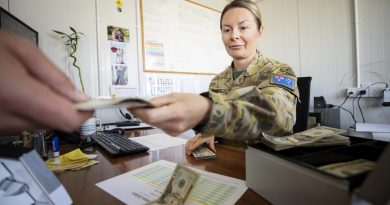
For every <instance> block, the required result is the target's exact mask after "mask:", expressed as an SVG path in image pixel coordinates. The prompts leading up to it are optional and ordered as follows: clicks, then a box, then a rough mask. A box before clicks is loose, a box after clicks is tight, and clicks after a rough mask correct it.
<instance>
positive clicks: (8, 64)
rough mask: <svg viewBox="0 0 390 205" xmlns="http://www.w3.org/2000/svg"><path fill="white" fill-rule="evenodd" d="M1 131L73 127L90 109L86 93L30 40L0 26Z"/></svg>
mask: <svg viewBox="0 0 390 205" xmlns="http://www.w3.org/2000/svg"><path fill="white" fill-rule="evenodd" d="M0 56H1V61H0V116H1V118H0V135H10V134H18V132H21V131H23V130H34V129H40V128H49V129H59V130H62V131H72V130H74V129H75V128H77V127H79V126H80V125H81V124H82V123H83V122H84V121H85V120H86V119H87V118H89V117H90V116H91V115H92V113H91V112H79V111H77V110H76V109H75V108H74V106H73V104H74V103H75V102H80V101H84V100H86V99H87V97H86V96H85V95H84V94H83V93H81V92H79V91H77V90H76V88H75V87H74V86H73V85H72V83H71V82H70V80H69V79H68V78H67V77H66V76H65V75H64V74H63V73H62V72H61V71H59V70H58V69H57V68H56V67H55V65H54V64H53V63H51V62H50V61H49V60H48V59H47V58H46V57H45V56H44V55H43V54H42V53H41V52H40V51H39V49H38V48H37V47H36V46H35V45H34V44H33V43H31V42H30V41H28V40H26V39H23V38H20V37H17V36H15V35H13V34H11V33H8V32H5V31H2V30H0Z"/></svg>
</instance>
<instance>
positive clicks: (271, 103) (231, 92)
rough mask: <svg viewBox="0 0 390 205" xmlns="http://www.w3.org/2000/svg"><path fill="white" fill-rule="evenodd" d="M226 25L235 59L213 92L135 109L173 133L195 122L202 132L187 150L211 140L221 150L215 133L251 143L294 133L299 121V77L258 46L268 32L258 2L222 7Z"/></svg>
mask: <svg viewBox="0 0 390 205" xmlns="http://www.w3.org/2000/svg"><path fill="white" fill-rule="evenodd" d="M220 28H221V33H222V40H223V43H224V45H225V48H226V51H227V52H228V54H229V55H230V56H231V57H232V58H233V62H232V63H231V65H230V66H228V67H227V68H226V70H225V71H223V72H222V73H220V74H219V75H217V76H216V77H215V78H214V79H213V80H212V81H211V83H210V86H209V92H208V93H207V94H205V93H204V94H202V95H195V94H178V93H175V94H171V95H167V96H163V97H159V98H155V99H152V100H151V103H153V104H154V105H156V106H157V108H154V109H136V110H131V111H132V112H133V113H134V114H135V115H136V116H138V117H139V118H141V119H142V120H143V121H145V122H147V123H149V124H151V125H154V126H156V127H159V128H161V129H163V130H164V131H165V132H167V133H168V134H171V135H178V134H180V133H181V132H183V131H185V130H186V129H189V128H194V127H195V128H194V129H195V130H196V131H197V132H199V134H198V135H197V136H195V137H194V138H192V139H191V140H189V142H188V143H187V145H186V153H187V154H190V153H191V152H192V150H193V149H195V148H196V147H198V146H199V145H200V144H203V143H205V142H206V143H208V144H209V147H210V148H211V149H212V150H214V151H215V149H214V146H213V142H214V135H215V136H218V137H221V138H224V139H229V140H234V141H240V142H245V143H248V142H249V143H250V142H256V141H258V139H260V138H261V136H262V135H261V133H262V132H265V133H267V134H270V135H274V136H283V135H287V134H291V133H292V130H293V125H294V124H295V114H296V110H295V107H296V103H297V99H298V97H299V96H298V89H297V78H296V76H295V74H294V71H293V70H292V69H291V67H289V66H288V65H286V64H283V63H280V62H278V61H275V60H272V59H269V58H267V57H265V56H263V55H262V54H261V53H260V52H259V51H257V43H258V42H259V40H260V38H261V36H262V33H263V25H262V19H261V14H260V11H259V9H258V7H257V6H256V5H255V4H254V3H253V2H251V1H250V0H235V1H232V2H231V3H230V4H228V5H227V6H226V7H225V8H224V10H223V11H222V14H221V19H220Z"/></svg>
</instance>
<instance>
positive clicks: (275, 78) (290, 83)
mask: <svg viewBox="0 0 390 205" xmlns="http://www.w3.org/2000/svg"><path fill="white" fill-rule="evenodd" d="M271 84H272V85H281V86H283V87H286V88H288V89H290V90H292V91H294V86H295V79H293V78H291V77H288V76H285V75H280V74H272V75H271Z"/></svg>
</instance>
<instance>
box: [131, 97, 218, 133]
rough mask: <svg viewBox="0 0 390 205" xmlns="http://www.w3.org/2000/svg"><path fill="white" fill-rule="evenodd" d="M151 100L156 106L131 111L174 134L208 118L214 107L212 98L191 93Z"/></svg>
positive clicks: (147, 121)
mask: <svg viewBox="0 0 390 205" xmlns="http://www.w3.org/2000/svg"><path fill="white" fill-rule="evenodd" d="M150 102H151V103H152V104H153V105H154V106H156V108H137V109H130V110H129V111H130V112H131V113H132V114H134V115H135V116H136V117H138V118H139V119H141V120H142V121H144V122H146V123H148V124H150V125H153V126H155V127H158V128H160V129H162V130H164V132H166V133H168V134H169V135H172V136H177V135H179V134H181V133H182V132H184V131H186V130H188V129H191V128H193V127H195V126H196V125H198V123H200V122H202V121H203V120H207V119H208V117H209V115H210V110H211V107H212V102H211V100H210V99H208V98H205V97H203V96H201V95H197V94H189V93H173V94H169V95H165V96H162V97H157V98H154V99H152V100H150Z"/></svg>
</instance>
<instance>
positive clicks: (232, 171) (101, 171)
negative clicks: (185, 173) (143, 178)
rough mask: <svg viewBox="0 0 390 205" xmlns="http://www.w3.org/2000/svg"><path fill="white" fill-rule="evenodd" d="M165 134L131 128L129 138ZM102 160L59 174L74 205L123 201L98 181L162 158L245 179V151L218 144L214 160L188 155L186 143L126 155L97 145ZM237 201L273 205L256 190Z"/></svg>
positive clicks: (248, 204) (128, 132) (127, 133)
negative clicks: (89, 165) (108, 191)
mask: <svg viewBox="0 0 390 205" xmlns="http://www.w3.org/2000/svg"><path fill="white" fill-rule="evenodd" d="M156 133H161V131H160V130H157V129H142V130H131V131H127V132H126V136H127V137H137V136H143V135H150V134H156ZM74 146H75V145H66V146H62V147H61V151H62V152H63V153H65V152H66V151H71V149H74ZM94 149H95V150H96V154H97V155H98V160H99V163H98V164H96V165H93V166H91V167H87V168H84V169H82V170H79V171H65V172H62V173H58V174H57V176H58V178H59V180H60V181H61V183H62V184H63V185H64V187H65V189H66V190H67V191H68V193H69V195H70V197H71V198H72V200H73V204H75V205H78V204H123V203H122V202H121V201H119V200H118V199H116V198H114V197H113V196H111V195H110V194H108V193H107V192H105V191H103V190H101V189H100V188H99V187H97V186H96V185H95V184H96V183H98V182H101V181H104V180H106V179H110V178H112V177H115V176H117V175H120V174H123V173H126V172H128V171H131V170H134V169H137V168H140V167H142V166H145V165H147V164H150V163H152V162H155V161H158V160H161V159H163V160H167V161H172V162H176V163H182V164H186V165H190V166H191V167H195V168H197V169H202V170H206V171H209V172H214V173H217V174H222V175H226V176H230V177H234V178H238V179H242V180H245V152H243V151H238V150H234V149H230V148H227V147H225V146H223V145H218V144H217V145H216V149H217V153H218V156H217V158H216V159H213V160H201V161H197V160H195V159H194V158H193V157H192V156H186V155H185V152H184V150H185V149H184V145H182V146H177V147H171V148H167V149H163V150H157V151H153V152H151V153H140V154H136V155H128V156H123V157H117V158H112V157H109V156H108V155H107V154H106V153H105V152H104V150H102V149H101V148H100V147H98V146H97V145H96V146H95V147H94ZM236 204H242V205H244V204H245V205H250V204H270V203H269V202H267V201H266V200H265V199H263V198H262V197H261V196H259V195H258V194H256V193H255V192H254V191H252V190H250V189H248V190H247V191H246V192H245V193H244V195H242V197H241V198H240V199H239V201H238V202H237V203H236Z"/></svg>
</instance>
